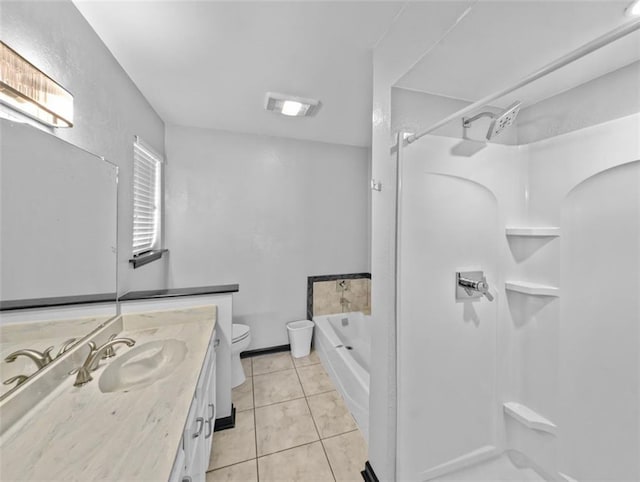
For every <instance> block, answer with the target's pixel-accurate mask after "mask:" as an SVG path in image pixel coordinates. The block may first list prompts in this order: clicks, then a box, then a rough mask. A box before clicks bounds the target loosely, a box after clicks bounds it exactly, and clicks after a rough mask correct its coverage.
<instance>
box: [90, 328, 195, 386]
mask: <svg viewBox="0 0 640 482" xmlns="http://www.w3.org/2000/svg"><path fill="white" fill-rule="evenodd" d="M186 355H187V346H186V345H185V344H184V342H183V341H179V340H171V339H170V340H158V341H150V342H148V343H145V344H143V345H139V346H136V347H134V348H132V349H131V350H129V351H127V352H126V353H123V354H122V355H118V358H116V359H114V360H113V361H112V362H110V363H109V366H107V368H105V370H104V372H103V373H102V375H101V376H100V380H99V382H98V385H99V387H100V391H101V392H103V393H108V392H123V391H128V390H134V389H138V388H143V387H146V386H149V385H151V384H152V383H154V382H156V381H158V380H161V379H162V378H164V377H166V376H168V375H170V374H171V372H173V371H174V370H175V369H176V368H177V367H178V365H180V363H181V362H182V360H184V358H185V356H186Z"/></svg>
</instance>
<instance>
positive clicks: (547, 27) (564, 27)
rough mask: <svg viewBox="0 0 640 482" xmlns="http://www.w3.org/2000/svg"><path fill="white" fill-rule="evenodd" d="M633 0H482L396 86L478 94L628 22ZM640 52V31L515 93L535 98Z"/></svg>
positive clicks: (527, 101)
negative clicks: (626, 11) (625, 11)
mask: <svg viewBox="0 0 640 482" xmlns="http://www.w3.org/2000/svg"><path fill="white" fill-rule="evenodd" d="M628 4H629V1H627V0H623V1H617V0H605V1H546V2H545V1H511V2H505V1H502V2H498V1H480V2H478V3H476V4H475V5H474V6H473V8H472V9H471V11H470V12H469V13H468V14H467V15H466V16H465V17H464V18H463V19H462V20H461V21H460V22H459V23H458V25H456V27H455V29H453V30H452V31H451V32H450V33H449V35H447V36H446V37H445V38H444V39H442V41H441V42H440V43H439V44H438V46H437V47H436V48H433V49H432V50H431V51H430V52H428V53H427V54H426V55H425V56H424V57H423V58H422V59H421V60H420V61H419V62H418V63H417V64H416V65H415V66H414V67H413V68H412V69H411V70H410V71H409V72H408V73H407V74H406V75H404V76H403V77H402V78H401V79H400V80H399V81H398V82H397V84H396V86H397V87H401V88H406V89H411V90H418V91H422V92H428V93H431V94H435V95H441V96H445V97H452V98H456V99H463V100H467V101H476V100H479V99H481V98H483V97H485V96H487V95H490V94H492V93H494V92H497V91H500V90H502V89H504V88H506V87H509V86H511V85H514V84H515V83H516V82H517V81H519V80H520V79H522V78H523V77H525V76H527V75H528V74H530V73H532V72H534V71H536V70H538V69H539V68H541V67H542V66H544V65H546V64H548V63H550V62H552V61H554V60H556V59H558V58H560V57H561V56H563V55H565V54H566V53H568V52H570V51H571V50H573V49H576V48H578V47H581V46H582V45H583V44H585V43H587V42H589V41H591V40H593V39H595V38H596V37H598V36H600V35H603V34H604V33H606V32H608V31H610V30H612V29H614V28H616V27H617V26H619V25H621V24H623V23H625V22H628V21H629V20H630V19H629V18H628V17H625V16H624V15H623V12H624V9H625V7H626V6H627V5H628ZM639 59H640V32H638V31H636V33H634V34H630V35H628V36H626V37H624V38H622V39H620V40H618V41H617V42H614V43H612V44H609V45H608V46H606V47H603V48H601V49H599V50H597V51H595V52H593V53H591V54H589V55H587V56H585V57H583V58H582V59H580V60H577V61H575V62H573V63H571V64H569V65H568V66H566V67H564V68H562V69H560V70H557V71H556V72H554V73H552V74H549V75H548V76H546V77H543V78H542V79H540V80H538V81H535V82H533V83H532V84H529V85H528V86H526V87H523V88H522V89H520V90H518V91H516V92H514V93H512V94H509V95H507V96H505V97H503V98H501V99H500V100H498V101H497V102H494V105H497V106H501V107H506V106H507V105H509V104H511V103H512V102H514V101H516V100H521V101H523V106H524V107H526V106H527V105H531V104H534V103H536V102H539V101H541V100H543V99H546V98H548V97H551V96H553V95H555V94H558V93H560V92H563V91H565V90H568V89H570V88H572V87H575V86H576V85H579V84H582V83H585V82H587V81H589V80H591V79H594V78H596V77H599V76H601V75H604V74H606V73H608V72H611V71H613V70H616V69H619V68H621V67H623V66H625V65H628V64H630V63H632V62H634V61H637V60H639Z"/></svg>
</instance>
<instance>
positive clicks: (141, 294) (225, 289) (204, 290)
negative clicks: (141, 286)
mask: <svg viewBox="0 0 640 482" xmlns="http://www.w3.org/2000/svg"><path fill="white" fill-rule="evenodd" d="M238 291H240V286H239V285H237V284H232V285H215V286H197V287H193V288H170V289H165V290H147V291H129V292H128V293H125V294H124V295H122V296H121V297H120V298H118V299H119V301H133V300H148V299H153V298H173V297H177V296H196V295H218V294H221V293H237V292H238Z"/></svg>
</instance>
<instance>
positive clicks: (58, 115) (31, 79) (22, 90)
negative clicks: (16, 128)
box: [0, 42, 73, 127]
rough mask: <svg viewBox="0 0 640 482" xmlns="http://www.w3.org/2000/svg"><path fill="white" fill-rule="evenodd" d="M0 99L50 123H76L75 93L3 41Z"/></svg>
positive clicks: (0, 66)
mask: <svg viewBox="0 0 640 482" xmlns="http://www.w3.org/2000/svg"><path fill="white" fill-rule="evenodd" d="M0 102H1V103H3V104H5V105H8V106H9V107H11V108H13V109H15V110H17V111H19V112H22V113H23V114H26V115H28V116H29V117H32V118H34V119H36V120H37V121H39V122H42V123H43V124H46V125H48V126H52V127H72V126H73V96H72V95H71V94H70V93H69V92H68V91H67V90H65V89H64V88H63V87H62V86H61V85H60V84H58V83H57V82H55V81H54V80H53V79H51V78H50V77H49V76H48V75H46V74H45V73H44V72H42V71H41V70H39V69H38V68H37V67H35V66H34V65H33V64H31V63H30V62H29V61H28V60H26V59H25V58H23V57H22V56H20V55H19V54H18V53H16V52H15V51H14V50H13V49H11V48H10V47H8V46H7V45H6V44H5V43H4V42H0Z"/></svg>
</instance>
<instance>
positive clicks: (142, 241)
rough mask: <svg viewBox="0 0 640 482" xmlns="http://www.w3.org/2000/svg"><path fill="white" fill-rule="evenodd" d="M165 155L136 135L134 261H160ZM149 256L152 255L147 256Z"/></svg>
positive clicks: (134, 146)
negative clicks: (142, 259)
mask: <svg viewBox="0 0 640 482" xmlns="http://www.w3.org/2000/svg"><path fill="white" fill-rule="evenodd" d="M161 169H162V156H161V155H160V154H158V153H156V152H155V151H154V150H153V149H152V148H151V147H149V146H148V145H147V144H145V143H144V142H143V141H142V140H141V139H140V138H139V137H137V136H136V138H135V141H134V144H133V258H134V259H132V260H131V262H132V263H133V265H134V268H135V267H137V266H138V265H141V264H146V263H136V261H137V260H138V258H141V257H149V256H153V255H155V256H154V257H153V259H148V260H147V262H150V261H153V260H154V259H158V258H160V256H161V254H162V253H161V251H160V243H161V239H160V228H161V221H162V197H161V193H162V182H161V180H162V171H161ZM147 255H148V256H147Z"/></svg>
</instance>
